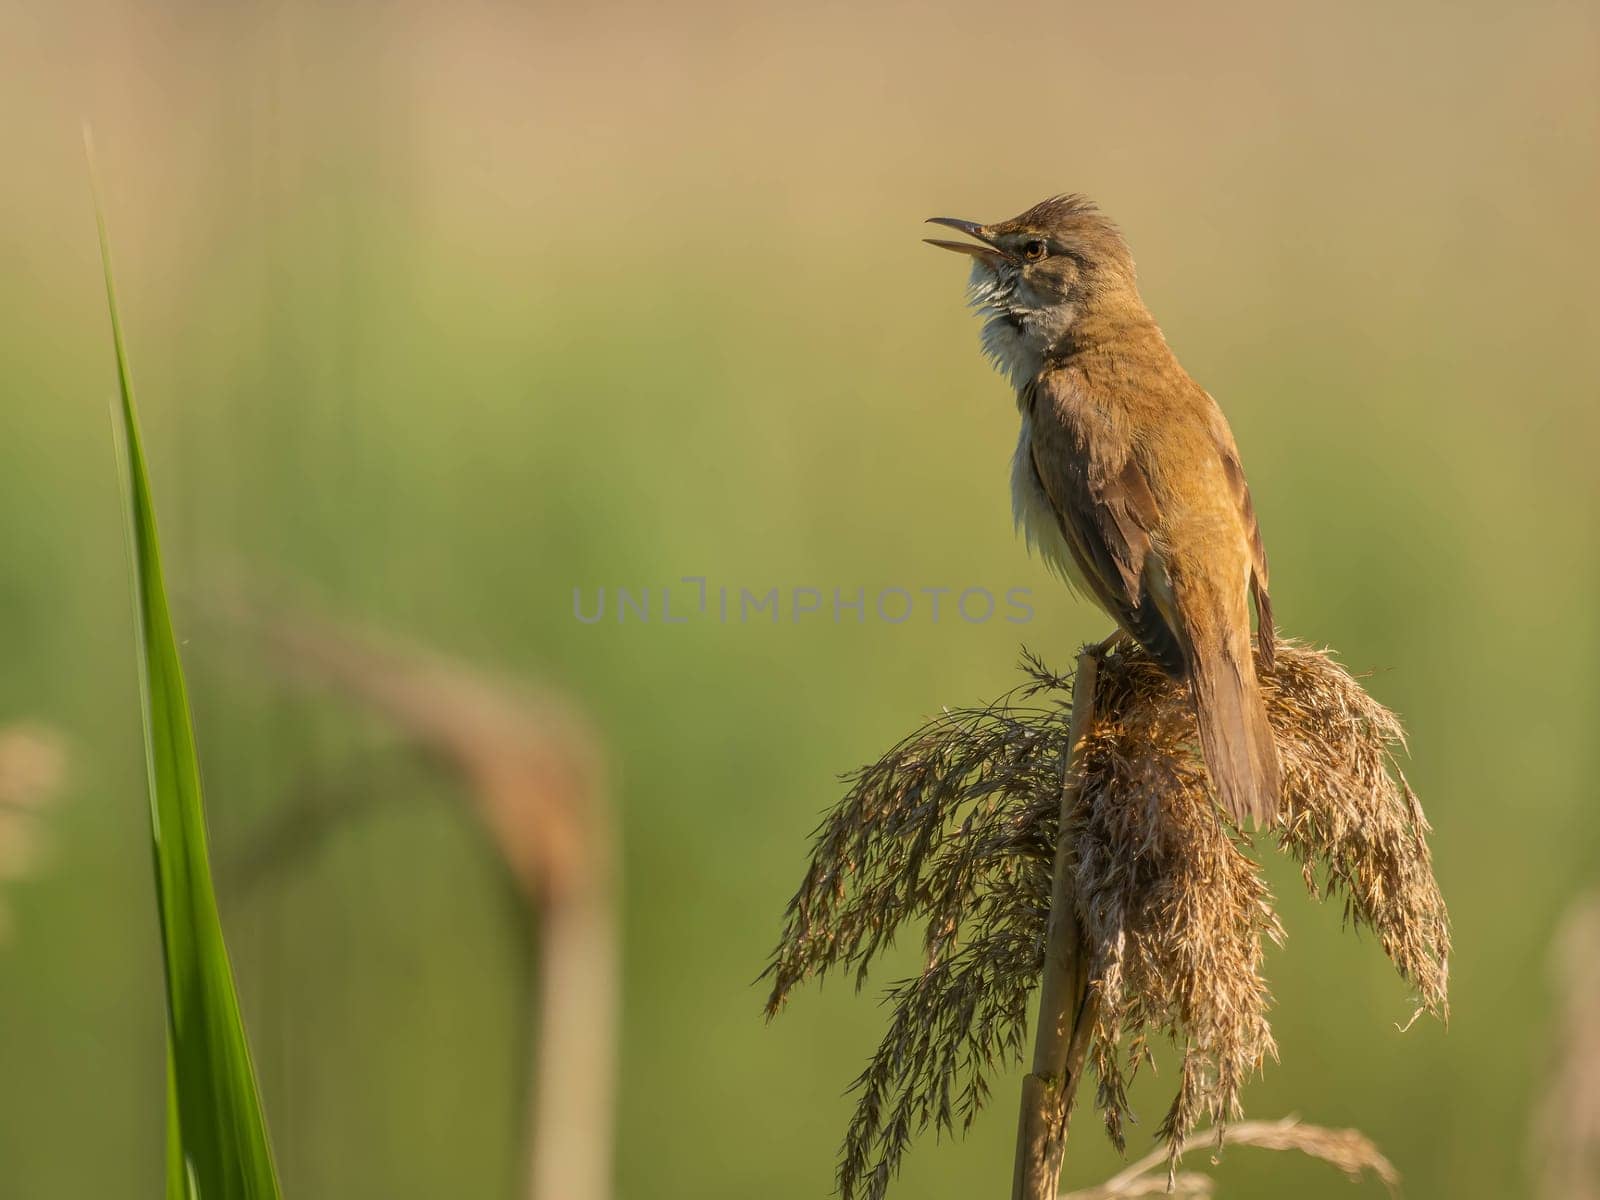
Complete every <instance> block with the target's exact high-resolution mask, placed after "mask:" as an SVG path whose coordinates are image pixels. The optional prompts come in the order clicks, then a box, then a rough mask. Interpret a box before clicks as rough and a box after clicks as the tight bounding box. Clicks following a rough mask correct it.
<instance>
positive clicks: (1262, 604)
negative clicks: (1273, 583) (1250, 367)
mask: <svg viewBox="0 0 1600 1200" xmlns="http://www.w3.org/2000/svg"><path fill="white" fill-rule="evenodd" d="M1211 411H1212V413H1213V419H1212V425H1211V437H1212V440H1213V441H1214V442H1215V443H1216V446H1217V453H1218V455H1220V456H1221V458H1222V469H1223V472H1224V474H1226V475H1227V477H1228V484H1229V486H1230V487H1232V489H1233V500H1234V503H1235V504H1237V505H1238V506H1239V518H1240V520H1241V521H1243V523H1244V529H1245V536H1246V538H1247V539H1248V541H1249V543H1250V594H1251V595H1252V596H1253V597H1254V598H1255V602H1256V624H1257V625H1258V627H1259V636H1258V637H1257V639H1256V642H1257V646H1258V648H1259V652H1260V655H1261V665H1262V666H1263V667H1264V668H1266V669H1267V670H1269V671H1270V670H1271V669H1272V660H1273V650H1274V648H1275V643H1276V641H1277V630H1276V628H1275V627H1274V625H1273V622H1272V598H1271V597H1270V596H1269V595H1268V594H1267V547H1266V544H1265V543H1264V542H1263V541H1262V540H1261V524H1260V522H1259V521H1258V520H1257V519H1256V506H1255V502H1254V501H1252V500H1251V499H1250V485H1249V484H1248V483H1246V482H1245V478H1244V464H1243V463H1242V462H1240V461H1239V447H1238V446H1237V445H1236V444H1235V442H1234V440H1233V431H1232V430H1230V429H1229V428H1228V422H1227V421H1226V420H1225V419H1224V418H1223V416H1222V410H1221V409H1220V408H1218V407H1217V406H1216V405H1215V403H1213V404H1212V407H1211Z"/></svg>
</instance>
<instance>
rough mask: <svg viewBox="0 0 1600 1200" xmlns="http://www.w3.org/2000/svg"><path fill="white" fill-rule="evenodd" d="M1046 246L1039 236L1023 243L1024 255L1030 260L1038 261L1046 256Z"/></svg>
mask: <svg viewBox="0 0 1600 1200" xmlns="http://www.w3.org/2000/svg"><path fill="white" fill-rule="evenodd" d="M1044 250H1045V246H1044V243H1043V242H1041V241H1040V240H1039V239H1038V238H1034V239H1033V240H1032V241H1029V242H1024V243H1023V244H1022V257H1023V258H1025V259H1027V260H1028V261H1029V262H1038V261H1039V260H1040V259H1041V258H1043V257H1044Z"/></svg>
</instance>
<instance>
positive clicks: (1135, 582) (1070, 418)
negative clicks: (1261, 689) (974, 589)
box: [1026, 376, 1187, 679]
mask: <svg viewBox="0 0 1600 1200" xmlns="http://www.w3.org/2000/svg"><path fill="white" fill-rule="evenodd" d="M1030 392H1031V394H1030V395H1029V397H1028V404H1027V406H1026V407H1027V410H1028V411H1029V413H1030V416H1031V420H1032V436H1031V438H1030V445H1031V448H1032V454H1033V471H1034V476H1035V478H1036V479H1037V480H1038V481H1039V486H1040V488H1041V489H1042V490H1043V491H1044V494H1045V495H1046V496H1047V497H1048V498H1049V500H1050V506H1051V507H1052V508H1053V509H1055V514H1056V520H1057V521H1058V522H1059V524H1060V526H1061V532H1062V534H1063V536H1064V537H1065V539H1066V542H1067V545H1068V547H1069V548H1070V549H1071V550H1072V554H1073V557H1074V558H1075V559H1076V560H1077V564H1078V568H1079V570H1080V571H1081V572H1082V574H1083V577H1084V579H1085V581H1086V582H1087V583H1088V585H1089V587H1090V589H1091V590H1092V591H1093V592H1094V595H1095V598H1096V599H1097V600H1099V602H1100V604H1101V606H1102V607H1104V608H1105V610H1106V611H1107V612H1108V613H1110V615H1111V616H1112V618H1113V619H1114V620H1116V622H1117V623H1118V624H1119V625H1121V626H1122V628H1123V629H1125V630H1127V632H1128V633H1130V634H1131V635H1133V637H1134V638H1135V639H1136V640H1137V641H1138V642H1139V644H1140V645H1142V646H1143V647H1144V648H1145V649H1146V650H1148V651H1149V652H1150V654H1151V655H1152V656H1153V657H1154V658H1155V659H1156V660H1157V661H1158V662H1160V664H1161V665H1162V667H1163V668H1164V669H1165V670H1166V672H1167V673H1168V674H1169V675H1171V676H1172V677H1173V678H1175V679H1181V678H1183V677H1184V676H1185V674H1186V673H1187V663H1186V661H1185V658H1184V651H1183V644H1182V642H1181V641H1180V640H1179V638H1178V635H1177V634H1176V633H1175V632H1174V630H1173V629H1172V627H1171V626H1170V625H1169V624H1168V623H1167V621H1166V619H1165V618H1164V617H1163V616H1162V615H1161V612H1160V610H1159V609H1158V608H1157V607H1156V603H1155V599H1154V597H1152V596H1151V595H1150V592H1149V589H1148V588H1147V586H1146V582H1145V575H1144V568H1145V559H1146V557H1147V556H1148V554H1149V552H1150V545H1151V533H1152V531H1154V530H1155V529H1157V528H1158V527H1159V525H1160V521H1161V513H1160V510H1159V509H1158V508H1157V506H1156V499H1155V494H1154V493H1153V492H1152V491H1151V489H1150V482H1149V480H1148V479H1146V478H1145V475H1144V471H1143V470H1142V469H1141V468H1140V466H1139V463H1138V461H1137V460H1136V459H1135V458H1134V456H1133V455H1132V454H1131V453H1126V452H1122V453H1119V451H1126V450H1127V449H1129V448H1130V447H1129V443H1128V441H1127V439H1126V438H1115V437H1110V436H1105V434H1106V433H1107V432H1109V431H1097V430H1094V429H1092V428H1089V427H1088V425H1087V422H1089V421H1092V420H1095V419H1097V418H1096V417H1095V416H1094V414H1092V413H1086V412H1083V411H1079V410H1077V409H1075V408H1073V406H1071V405H1070V404H1067V403H1063V402H1062V401H1063V399H1064V398H1063V397H1062V396H1061V395H1060V394H1058V392H1057V391H1056V389H1055V388H1054V387H1053V386H1052V384H1051V382H1050V380H1049V377H1048V376H1046V377H1045V378H1044V379H1042V380H1040V381H1038V382H1036V383H1035V385H1034V386H1033V387H1032V389H1030ZM1097 433H1099V434H1101V436H1096V434H1097Z"/></svg>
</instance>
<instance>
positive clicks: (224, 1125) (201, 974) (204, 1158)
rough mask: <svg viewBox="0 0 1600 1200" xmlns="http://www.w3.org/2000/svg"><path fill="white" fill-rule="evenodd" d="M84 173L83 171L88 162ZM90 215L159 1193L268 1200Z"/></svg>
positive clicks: (116, 329)
mask: <svg viewBox="0 0 1600 1200" xmlns="http://www.w3.org/2000/svg"><path fill="white" fill-rule="evenodd" d="M90 170H91V174H92V173H93V164H92V162H91V167H90ZM95 217H96V221H97V223H98V227H99V232H100V256H101V263H102V265H103V267H104V268H105V277H106V302H107V304H108V305H109V306H110V310H111V334H112V340H113V342H114V343H115V346H116V356H117V379H118V383H119V385H120V389H121V400H122V402H121V404H120V405H119V406H118V409H117V412H118V422H117V424H118V428H119V433H120V435H121V436H120V439H119V440H120V443H121V450H122V468H123V473H124V477H125V482H126V484H127V506H128V523H129V531H130V534H129V536H130V546H131V550H132V555H133V584H134V607H135V610H136V618H137V620H136V624H137V630H138V652H139V653H138V660H139V680H140V694H141V699H142V701H143V708H144V735H145V761H146V768H147V773H148V779H149V790H150V829H151V835H152V840H153V842H154V848H155V868H156V898H157V902H158V904H159V907H160V916H161V946H162V954H163V957H164V959H165V964H166V984H167V1031H168V1056H167V1080H168V1085H167V1153H168V1162H167V1188H166V1194H167V1197H168V1200H180V1198H181V1200H277V1198H278V1197H279V1194H280V1193H279V1191H278V1179H277V1172H276V1170H275V1168H274V1166H273V1162H272V1151H271V1147H270V1145H269V1144H268V1140H267V1128H266V1121H265V1119H264V1117H263V1114H262V1110H261V1097H260V1093H259V1092H258V1090H257V1088H256V1079H255V1071H254V1069H253V1068H252V1066H251V1063H250V1049H249V1046H248V1044H247V1043H246V1041H245V1032H244V1023H243V1021H242V1019H241V1018H240V1015H239V999H238V994H237V993H236V991H235V990H234V985H233V972H232V969H231V968H230V967H229V965H228V951H227V947H226V946H225V945H224V944H223V940H222V924H221V921H220V920H219V918H218V916H217V901H216V894H215V891H214V890H213V887H212V883H211V865H210V862H209V860H208V858H207V855H206V829H205V812H204V807H203V804H202V801H201V794H200V764H199V761H198V759H197V758H196V754H195V741H194V728H193V725H192V723H191V721H190V716H189V701H188V697H187V694H186V692H185V689H184V683H183V665H182V663H181V662H180V661H179V658H178V646H177V641H176V639H175V638H174V636H173V632H172V618H171V615H170V613H169V611H168V608H167V595H166V588H165V586H164V585H163V583H162V578H161V551H160V545H159V542H158V539H157V537H156V517H155V510H154V507H153V506H152V504H151V499H150V480H149V475H148V472H147V470H146V466H145V459H144V449H143V445H142V443H141V441H140V437H139V422H138V418H137V415H136V414H135V411H134V404H133V387H132V383H131V381H130V378H129V371H128V354H127V348H126V346H125V345H124V342H123V337H122V323H121V320H120V318H119V315H118V312H117V298H116V288H115V286H114V285H113V283H112V277H111V253H110V247H109V242H108V239H107V237H106V225H105V215H104V212H103V209H102V205H101V203H100V200H99V196H98V189H96V199H95Z"/></svg>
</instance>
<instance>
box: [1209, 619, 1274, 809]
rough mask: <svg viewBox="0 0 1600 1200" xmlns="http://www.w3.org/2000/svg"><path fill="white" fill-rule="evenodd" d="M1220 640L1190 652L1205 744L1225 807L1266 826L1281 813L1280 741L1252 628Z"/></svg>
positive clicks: (1212, 782) (1218, 792) (1219, 794)
mask: <svg viewBox="0 0 1600 1200" xmlns="http://www.w3.org/2000/svg"><path fill="white" fill-rule="evenodd" d="M1246 629H1248V627H1246ZM1268 636H1270V635H1268ZM1220 641H1221V644H1220V645H1215V646H1210V647H1204V648H1202V647H1196V648H1195V650H1196V653H1193V654H1192V655H1191V656H1190V663H1189V686H1190V688H1191V689H1192V692H1193V696H1194V707H1195V715H1196V717H1197V718H1198V721H1199V725H1200V750H1201V753H1202V754H1203V755H1204V756H1205V760H1206V768H1207V770H1209V771H1210V773H1211V785H1212V788H1213V789H1214V790H1215V792H1216V794H1217V799H1218V800H1219V801H1220V802H1221V804H1222V807H1223V809H1224V810H1225V811H1226V812H1227V813H1228V815H1229V816H1231V817H1232V818H1233V819H1234V821H1235V822H1236V823H1237V824H1239V825H1241V826H1242V825H1244V824H1245V822H1246V821H1247V820H1248V821H1252V822H1254V823H1255V825H1256V826H1257V827H1258V828H1265V827H1266V826H1267V825H1269V824H1271V823H1272V821H1273V820H1274V819H1276V817H1277V814H1278V804H1279V800H1280V797H1281V794H1282V790H1283V785H1282V775H1281V771H1280V768H1279V764H1278V747H1277V743H1276V742H1275V741H1274V740H1273V737H1272V727H1271V726H1270V725H1269V724H1268V723H1267V708H1266V704H1265V702H1264V701H1263V699H1262V696H1261V686H1260V683H1259V682H1258V681H1257V679H1256V672H1255V664H1254V662H1253V661H1252V656H1251V653H1250V637H1249V633H1248V632H1245V633H1244V634H1243V635H1242V636H1241V637H1228V636H1226V635H1224V637H1223V638H1222V639H1220Z"/></svg>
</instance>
